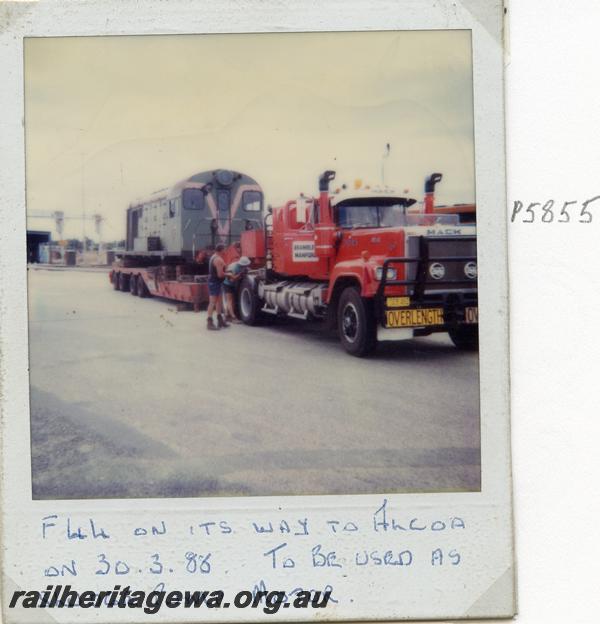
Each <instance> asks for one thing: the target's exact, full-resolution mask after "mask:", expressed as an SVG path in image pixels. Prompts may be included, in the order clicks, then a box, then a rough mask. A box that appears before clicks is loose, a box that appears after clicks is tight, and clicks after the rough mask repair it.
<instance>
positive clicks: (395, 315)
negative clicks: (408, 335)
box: [385, 308, 444, 327]
mask: <svg viewBox="0 0 600 624" xmlns="http://www.w3.org/2000/svg"><path fill="white" fill-rule="evenodd" d="M385 323H386V327H424V326H427V325H443V324H444V310H443V308H416V309H412V310H386V311H385Z"/></svg>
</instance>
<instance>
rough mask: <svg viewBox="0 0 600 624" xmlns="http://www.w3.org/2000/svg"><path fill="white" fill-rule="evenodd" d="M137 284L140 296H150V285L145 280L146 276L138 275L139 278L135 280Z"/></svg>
mask: <svg viewBox="0 0 600 624" xmlns="http://www.w3.org/2000/svg"><path fill="white" fill-rule="evenodd" d="M135 286H136V292H137V296H138V297H141V298H142V299H145V298H146V297H149V296H150V291H149V290H148V287H147V286H146V282H145V281H144V278H143V277H142V276H141V275H138V276H137V279H136V280H135Z"/></svg>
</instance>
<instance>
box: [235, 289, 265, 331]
mask: <svg viewBox="0 0 600 624" xmlns="http://www.w3.org/2000/svg"><path fill="white" fill-rule="evenodd" d="M261 307H262V306H261V301H260V299H259V298H258V294H257V292H256V290H255V288H254V284H253V283H252V282H251V281H250V280H249V279H247V278H245V279H244V281H243V282H242V283H241V285H240V289H239V291H238V308H239V314H240V319H241V320H242V321H243V322H244V323H245V324H246V325H258V323H260V321H261V319H262V314H261V312H260V308H261Z"/></svg>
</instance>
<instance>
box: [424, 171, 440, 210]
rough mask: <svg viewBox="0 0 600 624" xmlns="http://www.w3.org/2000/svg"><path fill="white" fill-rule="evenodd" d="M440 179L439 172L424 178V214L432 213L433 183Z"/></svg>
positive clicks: (433, 199)
mask: <svg viewBox="0 0 600 624" xmlns="http://www.w3.org/2000/svg"><path fill="white" fill-rule="evenodd" d="M441 180H442V174H441V173H432V174H431V175H430V176H429V177H428V178H425V202H424V204H423V212H424V213H425V214H432V213H433V205H434V201H435V185H436V184H437V183H438V182H440V181H441Z"/></svg>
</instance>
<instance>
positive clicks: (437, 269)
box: [429, 262, 446, 280]
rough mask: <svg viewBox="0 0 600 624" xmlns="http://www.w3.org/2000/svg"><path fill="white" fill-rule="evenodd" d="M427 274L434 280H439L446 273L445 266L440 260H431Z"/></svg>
mask: <svg viewBox="0 0 600 624" xmlns="http://www.w3.org/2000/svg"><path fill="white" fill-rule="evenodd" d="M429 275H431V277H432V278H433V279H435V280H440V279H442V278H443V277H444V276H445V275H446V267H445V266H444V265H443V264H442V263H441V262H432V263H431V264H430V265H429Z"/></svg>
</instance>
